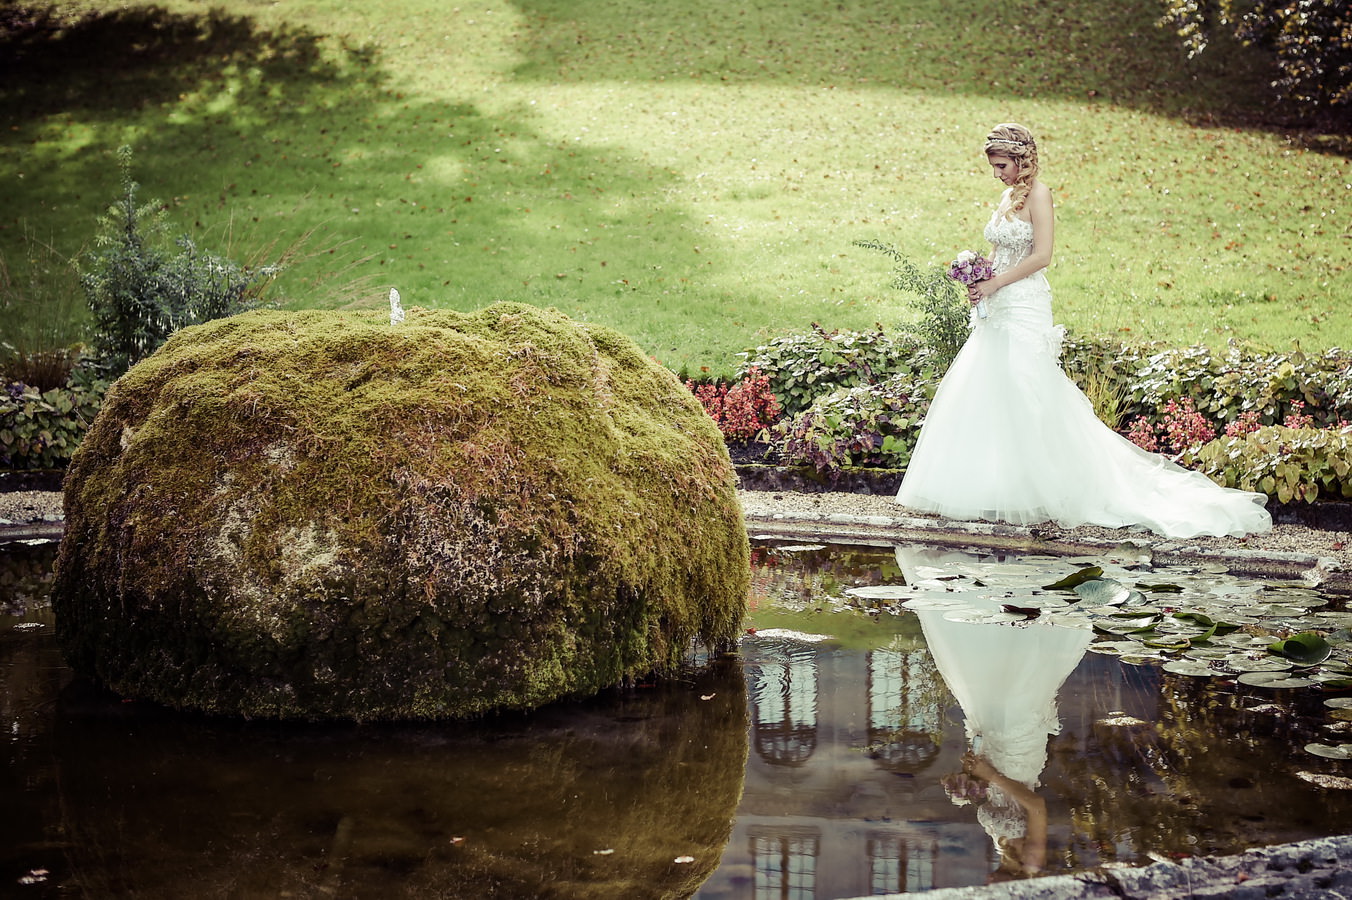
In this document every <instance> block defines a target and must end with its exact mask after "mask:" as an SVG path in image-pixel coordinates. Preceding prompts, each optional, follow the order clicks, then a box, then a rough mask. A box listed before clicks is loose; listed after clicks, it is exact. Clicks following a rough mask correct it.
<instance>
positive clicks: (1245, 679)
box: [1236, 672, 1314, 689]
mask: <svg viewBox="0 0 1352 900" xmlns="http://www.w3.org/2000/svg"><path fill="white" fill-rule="evenodd" d="M1236 680H1237V681H1239V683H1240V684H1247V685H1249V686H1250V687H1261V688H1274V689H1276V688H1301V687H1309V686H1310V685H1312V684H1314V681H1313V680H1312V679H1309V678H1296V677H1292V676H1290V675H1288V674H1287V673H1285V672H1245V673H1244V674H1243V675H1241V676H1239V678H1238V679H1236Z"/></svg>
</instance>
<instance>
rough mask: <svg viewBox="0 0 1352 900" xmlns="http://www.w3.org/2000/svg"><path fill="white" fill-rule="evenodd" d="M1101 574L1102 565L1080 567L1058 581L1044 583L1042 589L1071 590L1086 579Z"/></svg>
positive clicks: (1097, 576)
mask: <svg viewBox="0 0 1352 900" xmlns="http://www.w3.org/2000/svg"><path fill="white" fill-rule="evenodd" d="M1102 575H1103V567H1102V566H1089V567H1087V568H1084V569H1081V570H1080V571H1078V572H1076V573H1075V574H1073V575H1067V576H1066V577H1065V578H1062V579H1061V580H1060V581H1056V582H1053V583H1052V584H1044V585H1043V586H1042V589H1043V590H1047V591H1071V590H1074V589H1075V588H1076V587H1077V586H1079V585H1081V584H1084V583H1085V582H1086V581H1089V580H1090V579H1091V578H1099V577H1101V576H1102Z"/></svg>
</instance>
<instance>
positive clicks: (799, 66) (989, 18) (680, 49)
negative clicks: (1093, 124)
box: [515, 0, 1299, 128]
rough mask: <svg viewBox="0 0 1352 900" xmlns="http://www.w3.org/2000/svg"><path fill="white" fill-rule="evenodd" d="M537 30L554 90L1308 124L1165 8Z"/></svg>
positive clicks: (826, 12) (806, 10) (811, 15)
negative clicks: (695, 90) (1051, 103)
mask: <svg viewBox="0 0 1352 900" xmlns="http://www.w3.org/2000/svg"><path fill="white" fill-rule="evenodd" d="M515 5H516V6H517V7H519V8H520V9H521V11H522V12H523V14H524V18H525V19H526V21H528V22H529V23H530V27H529V30H528V31H527V33H526V37H525V39H524V50H523V52H524V54H525V56H526V62H524V63H523V64H522V65H521V66H520V67H519V68H518V75H520V76H521V77H524V78H534V79H538V80H542V81H559V80H563V81H587V80H615V81H644V80H651V81H684V80H690V81H700V82H729V83H767V84H796V85H804V86H826V85H834V86H836V87H846V86H857V87H860V88H867V87H869V86H876V87H884V88H893V89H901V90H908V91H918V92H926V93H931V94H945V95H953V96H954V103H955V109H957V108H960V104H961V103H962V99H961V98H962V96H964V95H967V96H979V97H987V98H991V97H994V98H1007V99H1009V100H1011V101H1015V102H1018V101H1027V100H1032V99H1053V100H1054V99H1063V100H1068V101H1072V102H1085V103H1102V102H1108V103H1112V104H1115V105H1119V106H1125V107H1129V108H1136V109H1142V110H1145V111H1148V112H1151V113H1156V114H1161V115H1166V116H1176V117H1182V118H1184V119H1186V120H1188V121H1193V122H1197V123H1199V124H1206V125H1216V124H1228V125H1246V126H1253V127H1276V128H1283V127H1289V126H1293V125H1297V124H1299V119H1298V117H1297V116H1295V115H1294V114H1293V111H1292V110H1291V109H1289V108H1285V109H1284V108H1283V107H1282V105H1281V104H1276V103H1273V102H1271V99H1272V92H1271V90H1270V89H1269V88H1268V83H1269V82H1270V81H1271V80H1272V79H1273V78H1274V77H1275V75H1276V72H1275V69H1274V67H1273V66H1272V63H1271V60H1270V59H1269V58H1267V57H1266V56H1264V55H1263V54H1261V53H1260V52H1258V51H1253V50H1249V49H1246V48H1242V47H1239V46H1238V45H1236V44H1234V43H1233V42H1230V43H1227V42H1226V40H1225V39H1224V38H1223V37H1220V36H1218V37H1217V39H1216V40H1214V41H1213V42H1212V45H1211V47H1209V48H1208V50H1207V51H1206V52H1205V53H1203V54H1202V55H1201V56H1199V57H1198V58H1196V59H1193V60H1189V59H1187V58H1186V55H1185V53H1184V51H1183V49H1182V48H1181V47H1180V45H1179V44H1178V42H1177V40H1176V38H1175V36H1174V35H1173V33H1172V32H1171V31H1169V30H1168V29H1165V28H1161V27H1159V26H1158V24H1157V22H1158V19H1159V15H1160V9H1159V6H1158V3H1157V2H1156V0H1122V2H1113V3H1085V4H1078V5H1075V6H1074V7H1067V6H1066V4H1063V3H1055V2H1050V0H1039V2H1034V3H1022V4H1010V3H995V2H990V3H982V2H970V3H965V4H962V5H961V8H960V9H955V8H954V6H953V4H950V3H947V2H944V0H913V2H908V3H904V4H898V3H895V2H890V0H863V2H857V3H850V4H834V3H831V4H822V3H819V2H817V0H779V2H774V3H771V2H766V0H760V2H756V3H752V4H744V5H741V6H735V7H729V6H728V5H727V4H723V3H716V2H714V0H686V2H682V3H679V4H652V3H647V2H644V0H617V2H615V3H608V4H585V3H574V2H572V0H515Z"/></svg>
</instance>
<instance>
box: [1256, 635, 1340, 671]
mask: <svg viewBox="0 0 1352 900" xmlns="http://www.w3.org/2000/svg"><path fill="white" fill-rule="evenodd" d="M1268 649H1269V650H1270V651H1272V652H1273V653H1276V654H1279V655H1281V656H1285V657H1286V658H1288V659H1291V660H1294V661H1296V662H1297V663H1299V664H1300V665H1302V666H1315V665H1318V664H1319V663H1321V662H1323V661H1324V660H1326V659H1328V658H1329V655H1330V654H1332V653H1333V648H1332V647H1331V646H1329V642H1328V641H1326V640H1324V639H1323V638H1322V637H1320V636H1319V635H1318V634H1316V633H1315V632H1313V631H1304V632H1301V633H1300V634H1296V635H1292V636H1291V637H1289V638H1287V639H1286V640H1284V641H1276V642H1274V643H1272V644H1270V645H1268Z"/></svg>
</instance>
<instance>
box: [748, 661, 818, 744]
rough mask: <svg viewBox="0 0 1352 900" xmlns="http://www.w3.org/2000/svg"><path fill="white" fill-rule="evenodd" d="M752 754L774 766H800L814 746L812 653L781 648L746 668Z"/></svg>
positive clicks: (813, 665)
mask: <svg viewBox="0 0 1352 900" xmlns="http://www.w3.org/2000/svg"><path fill="white" fill-rule="evenodd" d="M748 674H749V679H748V680H749V681H750V691H751V696H750V700H751V735H752V745H753V746H754V747H755V748H756V754H757V755H758V756H760V758H761V759H763V760H765V761H766V762H767V763H770V764H771V765H776V766H801V765H803V764H804V763H805V762H807V761H808V759H809V758H810V757H811V756H812V753H813V751H815V750H816V749H817V655H816V650H815V649H814V648H812V647H802V646H792V647H789V646H786V647H785V648H784V649H783V652H782V653H780V654H777V655H776V656H774V657H771V656H768V655H767V657H766V658H765V659H762V660H761V661H760V662H758V663H757V664H756V665H755V667H754V668H752V669H751V670H750V671H749V673H748Z"/></svg>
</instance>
